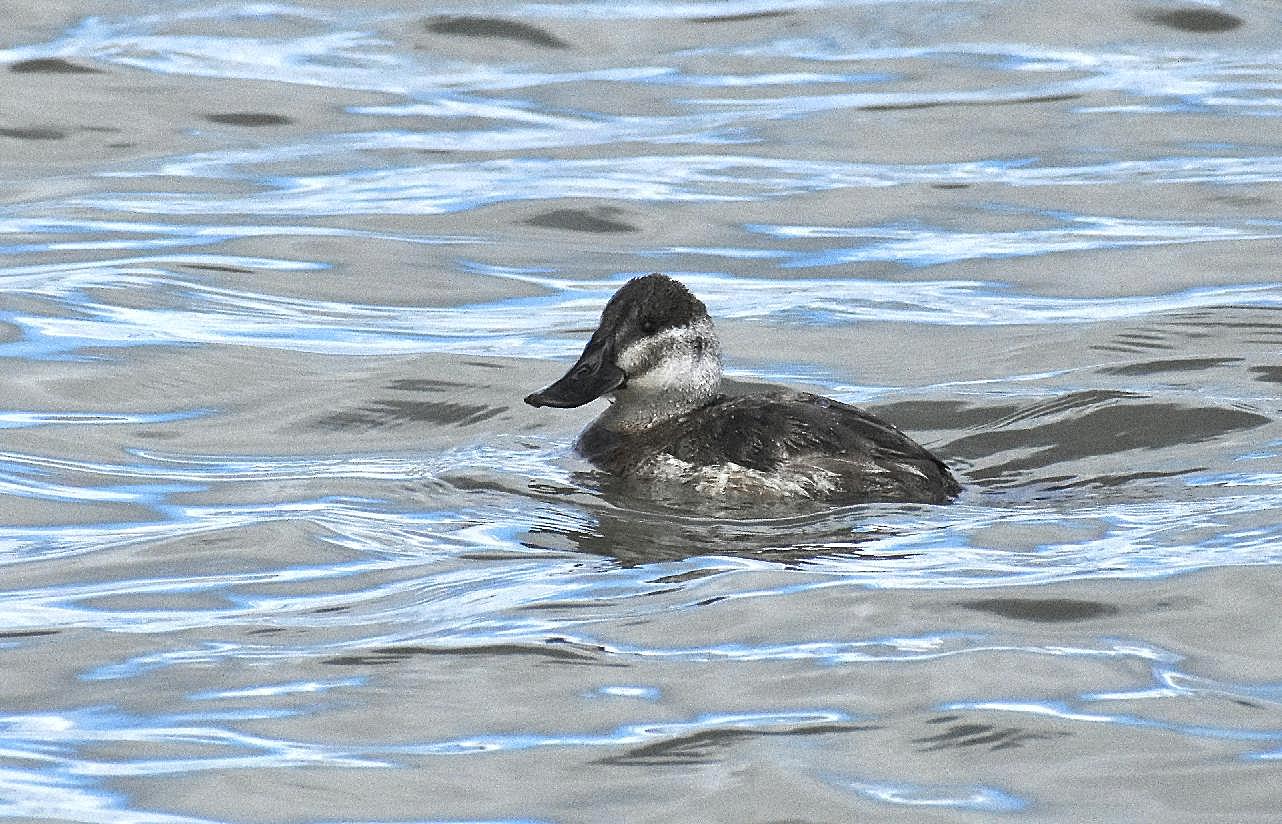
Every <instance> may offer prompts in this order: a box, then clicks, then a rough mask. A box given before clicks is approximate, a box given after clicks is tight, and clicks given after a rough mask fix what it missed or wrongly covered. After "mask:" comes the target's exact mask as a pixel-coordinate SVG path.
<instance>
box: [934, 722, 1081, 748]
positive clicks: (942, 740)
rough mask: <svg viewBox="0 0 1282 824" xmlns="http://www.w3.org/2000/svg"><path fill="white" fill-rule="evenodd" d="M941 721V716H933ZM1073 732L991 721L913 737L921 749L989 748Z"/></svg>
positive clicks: (962, 724) (955, 724)
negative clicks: (997, 724) (1010, 725)
mask: <svg viewBox="0 0 1282 824" xmlns="http://www.w3.org/2000/svg"><path fill="white" fill-rule="evenodd" d="M931 720H932V721H938V719H931ZM1068 735H1071V733H1069V732H1068V731H1066V730H1029V729H1026V728H1024V727H997V726H994V725H992V724H980V723H965V722H963V723H953V724H951V725H950V726H949V727H948V729H946V730H944V731H943V732H941V733H937V734H935V735H927V736H923V737H921V738H914V739H913V743H914V744H921V745H923V746H920V747H918V748H917V751H918V752H938V751H940V750H954V749H968V748H971V747H987V748H988V749H989V750H1009V749H1014V748H1016V747H1022V746H1024V745H1025V744H1028V743H1030V742H1034V741H1053V740H1055V739H1057V738H1064V737H1066V736H1068Z"/></svg>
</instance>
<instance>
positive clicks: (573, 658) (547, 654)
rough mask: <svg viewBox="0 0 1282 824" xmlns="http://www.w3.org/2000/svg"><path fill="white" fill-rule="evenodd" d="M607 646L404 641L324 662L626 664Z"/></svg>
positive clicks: (554, 640) (361, 664)
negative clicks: (610, 655) (477, 659)
mask: <svg viewBox="0 0 1282 824" xmlns="http://www.w3.org/2000/svg"><path fill="white" fill-rule="evenodd" d="M605 653H606V650H605V648H604V647H597V646H590V645H586V644H581V643H576V642H571V641H567V640H566V639H563V638H549V639H547V640H546V641H543V642H542V643H533V642H532V643H528V644H478V645H471V646H467V645H461V644H440V645H436V646H423V645H417V644H402V645H397V646H387V647H373V648H371V649H369V650H366V651H364V652H360V653H356V654H352V655H337V656H334V657H333V658H325V659H323V660H322V661H321V663H322V664H329V665H331V666H340V667H368V666H382V665H386V664H395V663H399V662H401V661H405V660H407V659H409V658H414V657H420V656H447V657H448V658H450V659H452V660H453V659H457V658H459V657H460V656H482V657H485V656H488V657H502V658H506V657H511V656H533V657H535V658H538V659H541V660H542V661H544V662H546V663H553V664H573V665H590V666H604V667H622V666H625V665H624V664H622V663H618V662H613V661H608V660H605V657H604V656H605Z"/></svg>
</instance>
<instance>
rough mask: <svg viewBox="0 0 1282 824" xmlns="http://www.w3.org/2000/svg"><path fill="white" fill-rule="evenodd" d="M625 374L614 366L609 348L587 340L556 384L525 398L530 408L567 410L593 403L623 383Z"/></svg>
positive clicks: (611, 350) (612, 354)
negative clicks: (579, 353)
mask: <svg viewBox="0 0 1282 824" xmlns="http://www.w3.org/2000/svg"><path fill="white" fill-rule="evenodd" d="M627 380H628V376H627V374H626V373H625V372H624V371H623V370H622V369H620V368H619V367H618V366H616V365H615V363H614V352H613V347H611V346H609V345H608V344H604V343H600V342H597V341H591V342H589V343H588V346H587V348H586V349H584V350H583V354H582V356H580V357H579V360H578V363H576V364H574V366H572V367H570V371H569V372H566V373H565V376H564V377H562V378H561V379H560V380H559V381H557V382H556V383H554V384H552V385H551V386H549V387H547V388H546V389H541V390H539V391H538V392H535V393H533V394H531V395H526V396H525V402H526V403H528V404H529V405H530V406H555V407H559V408H562V409H568V408H570V407H574V406H582V405H583V404H585V403H589V402H591V401H594V400H596V399H597V398H599V397H601V396H602V395H604V394H606V393H607V392H613V391H614V390H616V389H618V388H619V387H621V386H623V385H624V384H625V383H627Z"/></svg>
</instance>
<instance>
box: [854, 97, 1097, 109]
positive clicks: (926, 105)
mask: <svg viewBox="0 0 1282 824" xmlns="http://www.w3.org/2000/svg"><path fill="white" fill-rule="evenodd" d="M1082 97H1084V95H1080V94H1046V95H1038V96H1035V97H1021V98H1019V99H1016V100H1009V99H1003V100H922V101H917V102H913V103H876V104H873V105H871V106H861V107H860V108H861V109H862V110H863V111H866V112H892V111H906V110H913V109H938V108H941V107H944V106H1022V105H1024V104H1026V103H1060V102H1063V101H1067V100H1080V99H1081V98H1082Z"/></svg>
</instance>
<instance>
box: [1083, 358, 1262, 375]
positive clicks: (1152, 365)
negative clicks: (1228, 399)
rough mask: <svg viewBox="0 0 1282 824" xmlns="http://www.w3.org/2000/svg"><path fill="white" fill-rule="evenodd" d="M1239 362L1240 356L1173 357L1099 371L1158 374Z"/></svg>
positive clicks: (1198, 369)
mask: <svg viewBox="0 0 1282 824" xmlns="http://www.w3.org/2000/svg"><path fill="white" fill-rule="evenodd" d="M1241 362H1242V359H1241V358H1173V359H1171V360H1155V361H1148V362H1146V363H1128V364H1126V365H1124V366H1108V367H1105V368H1103V369H1101V370H1100V372H1102V373H1104V374H1105V375H1160V374H1162V373H1165V372H1201V371H1204V370H1206V369H1214V368H1215V367H1217V366H1228V365H1229V364H1233V363H1241Z"/></svg>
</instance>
